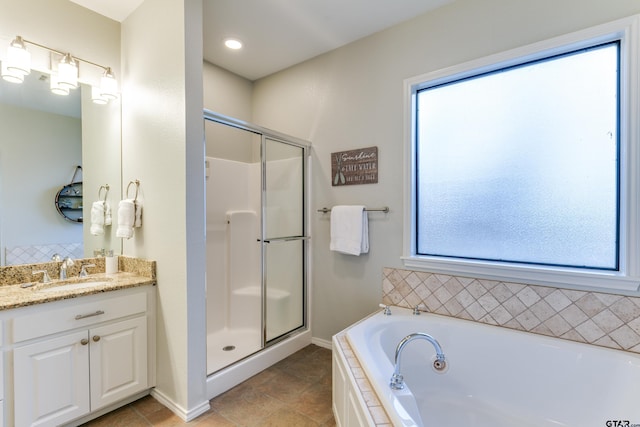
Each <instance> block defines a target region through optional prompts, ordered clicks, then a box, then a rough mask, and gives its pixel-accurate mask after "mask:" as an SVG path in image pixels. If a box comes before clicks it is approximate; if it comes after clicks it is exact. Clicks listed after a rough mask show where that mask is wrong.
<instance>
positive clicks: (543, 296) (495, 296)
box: [382, 268, 640, 353]
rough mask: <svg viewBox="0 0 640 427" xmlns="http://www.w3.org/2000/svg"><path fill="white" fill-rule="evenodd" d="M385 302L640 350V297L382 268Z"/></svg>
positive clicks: (611, 346) (581, 340)
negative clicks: (423, 307) (419, 306)
mask: <svg viewBox="0 0 640 427" xmlns="http://www.w3.org/2000/svg"><path fill="white" fill-rule="evenodd" d="M382 294H383V297H382V302H383V303H384V304H389V305H396V306H400V307H408V308H412V307H415V306H417V305H418V304H424V306H425V307H426V308H427V309H428V311H430V312H432V313H436V314H442V315H445V316H452V317H458V318H462V319H467V320H473V321H476V322H481V323H488V324H492V325H497V326H502V327H506V328H511V329H517V330H521V331H526V332H533V333H537V334H541V335H547V336H552V337H557V338H563V339H568V340H571V341H578V342H583V343H588V344H595V345H600V346H603V347H609V348H614V349H618V350H628V351H633V352H636V353H640V297H630V296H623V295H612V294H606V293H600V292H588V291H578V290H570V289H557V288H552V287H547V286H538V285H526V284H520V283H505V282H499V281H492V280H484V279H474V278H468V277H459V276H449V275H445V274H434V273H429V272H424V271H412V270H402V269H395V268H384V269H383V283H382Z"/></svg>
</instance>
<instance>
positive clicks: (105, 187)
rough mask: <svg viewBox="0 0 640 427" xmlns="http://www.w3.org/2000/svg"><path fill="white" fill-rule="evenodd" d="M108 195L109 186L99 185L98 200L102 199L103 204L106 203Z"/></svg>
mask: <svg viewBox="0 0 640 427" xmlns="http://www.w3.org/2000/svg"><path fill="white" fill-rule="evenodd" d="M102 190H104V197H100V194H102ZM108 195H109V184H105V185H101V186H100V188H99V189H98V200H100V199H102V201H103V202H105V203H106V202H107V196H108Z"/></svg>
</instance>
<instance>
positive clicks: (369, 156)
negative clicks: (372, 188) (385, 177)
mask: <svg viewBox="0 0 640 427" xmlns="http://www.w3.org/2000/svg"><path fill="white" fill-rule="evenodd" d="M377 182H378V147H367V148H360V149H357V150H349V151H340V152H337V153H331V183H332V185H333V186H341V185H354V184H376V183H377Z"/></svg>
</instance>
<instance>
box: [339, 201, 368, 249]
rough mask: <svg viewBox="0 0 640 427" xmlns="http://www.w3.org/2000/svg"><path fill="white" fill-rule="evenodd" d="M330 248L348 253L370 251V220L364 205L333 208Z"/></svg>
mask: <svg viewBox="0 0 640 427" xmlns="http://www.w3.org/2000/svg"><path fill="white" fill-rule="evenodd" d="M330 249H331V250H332V251H336V252H341V253H344V254H348V255H360V254H366V253H367V252H369V221H368V218H367V212H366V211H365V207H364V206H334V207H333V208H332V209H331V245H330Z"/></svg>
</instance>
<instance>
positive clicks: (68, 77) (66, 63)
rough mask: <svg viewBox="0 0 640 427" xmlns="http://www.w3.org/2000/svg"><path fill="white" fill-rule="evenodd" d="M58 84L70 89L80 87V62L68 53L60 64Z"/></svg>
mask: <svg viewBox="0 0 640 427" xmlns="http://www.w3.org/2000/svg"><path fill="white" fill-rule="evenodd" d="M58 84H59V85H60V86H65V87H67V88H69V89H75V88H77V87H78V62H77V61H76V60H75V59H73V57H72V56H71V55H70V54H68V53H67V54H66V55H64V56H63V57H62V59H61V60H60V63H59V64H58Z"/></svg>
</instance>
